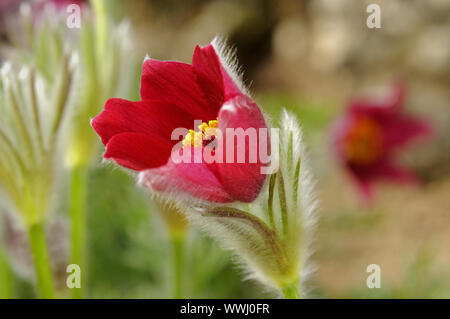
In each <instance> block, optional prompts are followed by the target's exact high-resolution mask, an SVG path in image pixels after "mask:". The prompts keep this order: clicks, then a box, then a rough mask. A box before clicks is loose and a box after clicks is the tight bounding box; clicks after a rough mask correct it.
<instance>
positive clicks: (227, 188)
mask: <svg viewBox="0 0 450 319" xmlns="http://www.w3.org/2000/svg"><path fill="white" fill-rule="evenodd" d="M222 51H223V50H222V49H221V48H220V45H218V42H217V41H213V43H212V44H209V45H207V46H205V47H199V46H197V47H196V48H195V52H194V56H193V60H192V65H189V64H186V63H181V62H173V61H158V60H154V59H150V58H147V59H146V60H145V61H144V64H143V71H142V79H141V98H142V100H141V101H137V102H131V101H127V100H123V99H117V98H114V99H109V100H108V101H107V102H106V105H105V109H104V111H103V112H102V113H100V114H99V115H98V116H97V117H95V118H94V119H93V121H92V126H93V128H94V129H95V131H96V132H97V133H98V135H100V137H101V139H102V142H103V144H104V145H105V146H106V152H105V153H104V158H106V159H111V160H114V161H115V162H116V163H118V164H120V165H122V166H124V167H127V168H129V169H132V170H135V171H139V172H141V176H140V180H141V183H143V184H144V185H145V186H146V187H149V188H151V189H153V190H156V191H159V192H163V193H171V192H175V191H176V192H177V194H183V195H187V196H189V197H191V198H198V199H200V200H206V201H210V202H222V203H226V202H233V201H242V202H251V201H253V200H254V199H255V198H256V197H257V196H258V194H259V192H260V190H261V188H262V186H263V184H264V180H265V175H263V174H261V172H260V169H261V167H262V166H263V164H262V162H261V161H259V160H258V161H257V162H256V163H251V162H250V161H248V160H246V161H245V162H244V163H236V162H234V163H218V162H214V163H207V162H206V161H204V160H199V161H198V159H197V158H196V157H197V155H196V152H195V151H193V152H192V157H193V162H189V163H176V162H175V161H174V160H173V156H172V155H173V153H174V152H176V153H177V154H179V155H180V154H182V153H183V152H186V151H187V150H188V149H189V150H193V149H195V148H213V147H214V146H212V145H217V144H220V141H219V140H220V139H221V138H222V136H220V135H217V134H215V133H216V131H215V130H216V129H218V130H220V131H221V132H225V130H226V129H229V128H242V129H244V130H246V129H248V128H254V129H256V130H258V129H260V128H267V125H266V122H265V120H264V117H263V114H262V112H261V110H260V109H259V107H258V105H257V104H256V103H255V102H254V101H253V100H252V99H251V98H250V97H249V96H248V93H247V92H246V90H245V89H244V87H243V86H242V84H241V82H240V79H239V77H238V76H237V75H236V74H235V72H234V71H233V69H232V68H231V67H229V66H228V64H227V59H226V57H224V55H223V54H222ZM194 121H199V123H201V125H198V128H197V127H194ZM176 128H186V129H191V130H190V131H189V132H187V134H186V136H185V137H184V140H183V143H182V144H183V147H182V148H177V147H175V146H176V144H177V143H179V141H177V140H172V139H171V135H172V132H173V131H174V130H175V129H176ZM206 138H209V140H208V141H206ZM216 138H217V139H218V140H217V141H216V142H217V143H212V142H211V141H212V140H214V139H216ZM223 139H226V137H225V135H224V136H223ZM244 143H245V145H243V144H244ZM244 143H234V151H235V152H234V154H235V155H237V153H239V152H244V151H247V152H246V154H248V148H249V143H248V142H244ZM223 145H225V142H224V141H223Z"/></svg>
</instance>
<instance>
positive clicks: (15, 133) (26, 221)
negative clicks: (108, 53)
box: [0, 53, 75, 298]
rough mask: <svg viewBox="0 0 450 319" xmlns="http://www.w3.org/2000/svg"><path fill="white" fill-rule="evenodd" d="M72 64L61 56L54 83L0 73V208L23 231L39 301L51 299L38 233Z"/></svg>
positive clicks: (54, 172) (7, 70)
mask: <svg viewBox="0 0 450 319" xmlns="http://www.w3.org/2000/svg"><path fill="white" fill-rule="evenodd" d="M74 64H75V61H73V60H72V59H71V55H70V54H68V53H65V54H64V56H63V58H62V59H61V61H60V63H58V68H59V70H58V71H59V72H58V73H57V75H56V76H55V80H54V81H47V80H45V79H44V78H43V77H42V75H41V74H40V73H39V72H36V70H35V69H33V68H29V67H26V66H24V67H23V69H22V71H20V72H18V73H17V72H16V70H15V68H14V66H12V65H11V64H10V63H9V62H7V63H5V65H4V66H3V67H2V68H1V70H0V106H1V108H0V189H1V191H2V193H3V194H5V195H7V196H6V198H2V199H6V200H5V201H2V202H1V205H2V208H5V207H6V209H8V210H10V211H13V212H15V213H17V216H18V217H19V218H18V219H19V220H20V221H21V222H22V225H23V226H24V228H25V229H26V230H27V231H28V238H29V243H30V248H31V252H32V255H33V261H34V265H35V270H36V278H37V286H38V291H39V294H40V296H41V297H43V298H51V297H53V283H52V275H51V269H50V268H51V267H50V262H49V258H48V257H49V256H48V252H47V247H46V246H47V243H46V240H45V230H44V228H45V225H46V222H47V220H48V218H49V216H50V215H51V211H52V209H53V207H54V200H55V198H54V197H55V190H56V186H57V184H58V182H59V181H60V174H58V172H59V171H58V169H59V168H60V165H59V164H60V163H61V162H62V159H61V157H60V156H59V155H60V152H59V151H58V149H59V147H60V143H61V132H62V131H63V129H64V128H65V125H66V123H67V122H66V121H65V120H64V119H65V117H66V114H67V113H68V112H66V110H67V108H68V107H69V104H70V93H71V88H72V79H73V67H74ZM44 115H47V116H44ZM49 115H50V116H49Z"/></svg>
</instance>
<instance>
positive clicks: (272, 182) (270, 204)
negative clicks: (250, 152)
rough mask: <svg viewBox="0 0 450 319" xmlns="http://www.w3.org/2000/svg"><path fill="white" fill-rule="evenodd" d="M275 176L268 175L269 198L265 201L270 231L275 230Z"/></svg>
mask: <svg viewBox="0 0 450 319" xmlns="http://www.w3.org/2000/svg"><path fill="white" fill-rule="evenodd" d="M276 178H277V174H276V173H275V174H272V175H270V181H269V198H268V201H267V213H268V214H269V222H270V225H271V226H272V229H275V221H274V219H273V193H274V189H275V182H276Z"/></svg>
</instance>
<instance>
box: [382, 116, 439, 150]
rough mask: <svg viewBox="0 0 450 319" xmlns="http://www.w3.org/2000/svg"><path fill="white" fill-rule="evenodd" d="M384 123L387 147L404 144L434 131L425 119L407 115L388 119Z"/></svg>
mask: <svg viewBox="0 0 450 319" xmlns="http://www.w3.org/2000/svg"><path fill="white" fill-rule="evenodd" d="M382 125H383V134H384V140H385V143H386V147H387V148H393V147H399V146H403V145H405V144H407V143H409V142H411V141H412V140H415V139H416V138H419V137H425V136H427V135H430V134H431V132H432V129H431V127H430V126H429V125H428V124H427V123H426V122H425V121H422V120H419V119H414V118H410V117H406V116H402V117H400V116H397V117H394V118H390V119H386V120H385V121H384V122H383V123H382Z"/></svg>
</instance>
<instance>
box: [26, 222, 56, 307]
mask: <svg viewBox="0 0 450 319" xmlns="http://www.w3.org/2000/svg"><path fill="white" fill-rule="evenodd" d="M28 236H29V241H30V247H31V252H32V255H33V260H34V267H35V270H36V278H37V289H38V295H39V297H40V298H43V299H51V298H53V296H54V292H53V279H52V270H51V267H50V259H49V255H48V251H47V243H46V240H45V231H44V225H43V223H37V224H32V225H30V226H29V227H28Z"/></svg>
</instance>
